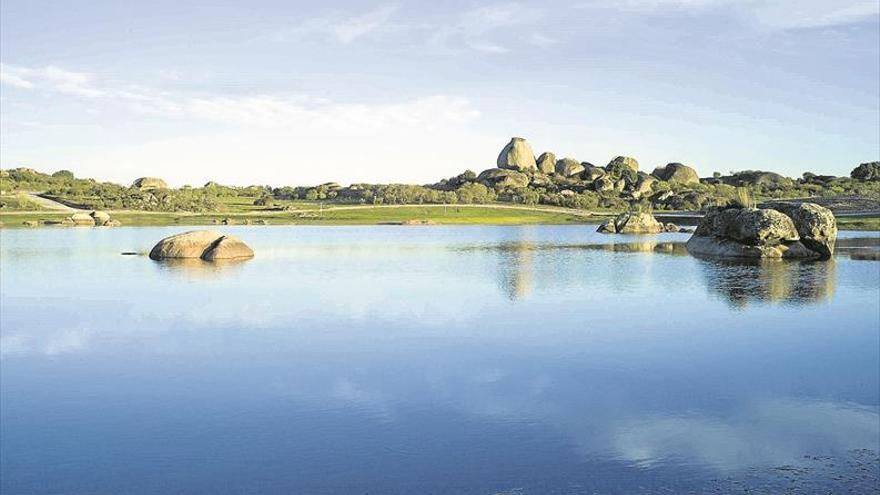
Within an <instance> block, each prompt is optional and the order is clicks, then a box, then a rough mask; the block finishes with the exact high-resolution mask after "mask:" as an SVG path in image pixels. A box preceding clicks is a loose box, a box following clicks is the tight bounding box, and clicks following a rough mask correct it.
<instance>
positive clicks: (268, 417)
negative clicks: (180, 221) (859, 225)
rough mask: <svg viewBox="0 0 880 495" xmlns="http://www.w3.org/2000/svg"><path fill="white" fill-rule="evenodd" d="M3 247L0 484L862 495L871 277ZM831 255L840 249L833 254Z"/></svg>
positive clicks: (328, 230)
mask: <svg viewBox="0 0 880 495" xmlns="http://www.w3.org/2000/svg"><path fill="white" fill-rule="evenodd" d="M183 230H186V229H185V228H181V227H176V228H117V229H61V228H56V229H52V228H45V229H30V230H25V229H18V230H3V231H2V233H0V236H2V237H0V240H2V242H0V289H2V291H0V309H2V311H0V331H2V341H0V351H2V358H0V491H2V493H3V494H4V495H12V494H31V493H39V494H41V493H115V494H122V493H130V494H141V493H215V494H217V493H277V494H293V493H297V494H354V493H362V494H366V493H370V494H409V493H419V494H434V493H437V494H450V493H454V494H594V493H600V494H606V493H607V494H618V493H620V494H639V493H707V492H709V493H716V492H717V493H745V492H747V493H753V494H754V493H781V492H785V493H829V492H834V493H838V492H847V490H851V492H854V493H877V492H878V488H877V483H878V479H880V460H878V451H880V262H878V261H870V260H862V259H858V258H859V257H860V256H857V255H856V254H853V253H861V252H862V251H864V250H866V249H867V250H871V249H876V245H877V244H878V236H877V234H876V233H857V232H843V233H842V234H841V237H842V240H841V244H842V245H843V246H844V247H843V248H842V249H840V250H839V251H840V252H839V254H838V255H836V256H835V258H834V259H833V260H832V261H830V262H827V263H823V262H764V263H735V262H721V261H710V260H702V259H697V258H694V257H691V256H689V255H687V253H686V251H685V250H684V248H683V246H682V245H681V243H682V242H684V241H686V240H687V238H688V236H687V235H686V234H660V235H656V236H641V237H640V236H608V235H602V234H597V233H595V232H594V230H595V226H590V225H582V226H574V225H571V226H522V227H519V226H514V227H486V226H479V227H452V226H437V227H433V226H432V227H400V226H375V227H281V226H278V227H274V226H269V227H244V226H242V227H223V230H224V231H225V232H228V233H230V234H233V235H237V236H238V237H240V238H242V239H243V240H245V241H246V242H247V243H249V244H250V245H251V246H252V247H253V248H254V250H255V251H256V254H257V256H256V258H254V259H252V260H249V261H245V262H239V263H222V264H216V265H211V264H208V263H204V262H201V261H196V262H189V263H160V262H154V261H151V260H150V259H148V258H147V257H146V256H123V255H121V253H122V252H128V251H136V252H145V251H148V250H149V249H150V247H152V245H153V244H154V243H155V242H156V241H158V240H159V239H160V238H162V237H164V236H166V235H169V234H171V233H176V232H180V231H183ZM847 246H852V247H851V248H849V249H847Z"/></svg>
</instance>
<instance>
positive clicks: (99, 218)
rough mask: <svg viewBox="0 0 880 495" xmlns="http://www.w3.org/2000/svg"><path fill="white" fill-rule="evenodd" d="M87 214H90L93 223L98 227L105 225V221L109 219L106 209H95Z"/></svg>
mask: <svg viewBox="0 0 880 495" xmlns="http://www.w3.org/2000/svg"><path fill="white" fill-rule="evenodd" d="M89 216H91V217H92V218H93V219H94V220H95V225H97V226H98V227H101V226H104V225H107V222H109V221H110V214H109V213H107V212H106V211H98V210H95V211H93V212H92V213H91V214H89Z"/></svg>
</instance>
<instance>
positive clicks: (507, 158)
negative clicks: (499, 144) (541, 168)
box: [497, 137, 538, 172]
mask: <svg viewBox="0 0 880 495" xmlns="http://www.w3.org/2000/svg"><path fill="white" fill-rule="evenodd" d="M497 165H498V168H505V169H509V170H519V171H521V172H530V171H535V170H538V164H537V162H536V161H535V152H534V151H532V147H531V146H530V145H529V143H528V141H526V140H525V139H523V138H521V137H513V138H510V142H509V143H507V146H505V147H504V149H502V150H501V153H500V154H499V155H498V163H497Z"/></svg>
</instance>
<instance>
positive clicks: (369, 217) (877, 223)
mask: <svg viewBox="0 0 880 495" xmlns="http://www.w3.org/2000/svg"><path fill="white" fill-rule="evenodd" d="M106 211H107V212H108V213H110V214H111V215H112V217H113V218H114V219H118V220H119V221H120V222H121V223H122V225H121V227H164V226H180V227H186V226H192V227H204V226H216V227H218V228H219V227H225V226H237V225H249V226H273V225H275V226H278V225H288V226H299V225H302V226H309V225H330V226H333V225H338V226H345V225H351V226H363V225H398V226H440V225H597V224H599V223H601V222H602V221H603V220H605V219H607V218H610V217H613V216H615V215H618V214H619V213H620V212H616V211H585V210H572V209H566V208H553V207H547V208H541V207H528V206H516V205H455V206H451V205H447V206H446V207H445V208H444V205H419V206H414V205H377V206H337V207H328V208H325V209H323V210H318V209H314V210H306V209H303V210H295V211H277V212H235V213H219V212H212V213H193V212H158V211H131V210H106ZM655 215H657V217H658V218H660V219H661V220H669V221H674V222H675V223H677V224H679V225H683V226H693V225H696V223H697V222H698V220H699V218H700V217H699V216H698V215H696V214H694V213H693V212H656V213H655ZM863 215H867V216H863ZM69 216H70V212H64V211H58V210H45V211H9V212H0V229H18V228H25V229H28V228H51V227H64V226H62V225H55V224H44V223H43V222H45V221H49V222H60V221H61V220H63V219H64V218H67V217H69ZM836 217H837V222H838V229H840V230H861V231H880V215H877V214H876V213H875V212H865V213H863V214H853V213H844V214H841V215H837V216H836ZM32 221H36V222H39V223H40V225H39V226H36V227H35V226H28V225H25V222H32ZM113 228H119V227H113Z"/></svg>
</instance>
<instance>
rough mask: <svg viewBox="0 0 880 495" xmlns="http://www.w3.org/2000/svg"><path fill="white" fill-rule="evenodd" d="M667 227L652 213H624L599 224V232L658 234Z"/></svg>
mask: <svg viewBox="0 0 880 495" xmlns="http://www.w3.org/2000/svg"><path fill="white" fill-rule="evenodd" d="M664 230H666V227H665V226H664V225H663V224H662V223H660V222H659V221H657V219H656V218H654V215H652V214H650V213H644V212H642V213H622V214H620V215H618V216H617V217H616V218H614V219H612V220H606V221H605V222H603V223H602V224H600V225H599V228H598V229H597V232H602V233H606V234H615V233H616V234H657V233H660V232H663V231H664Z"/></svg>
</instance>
